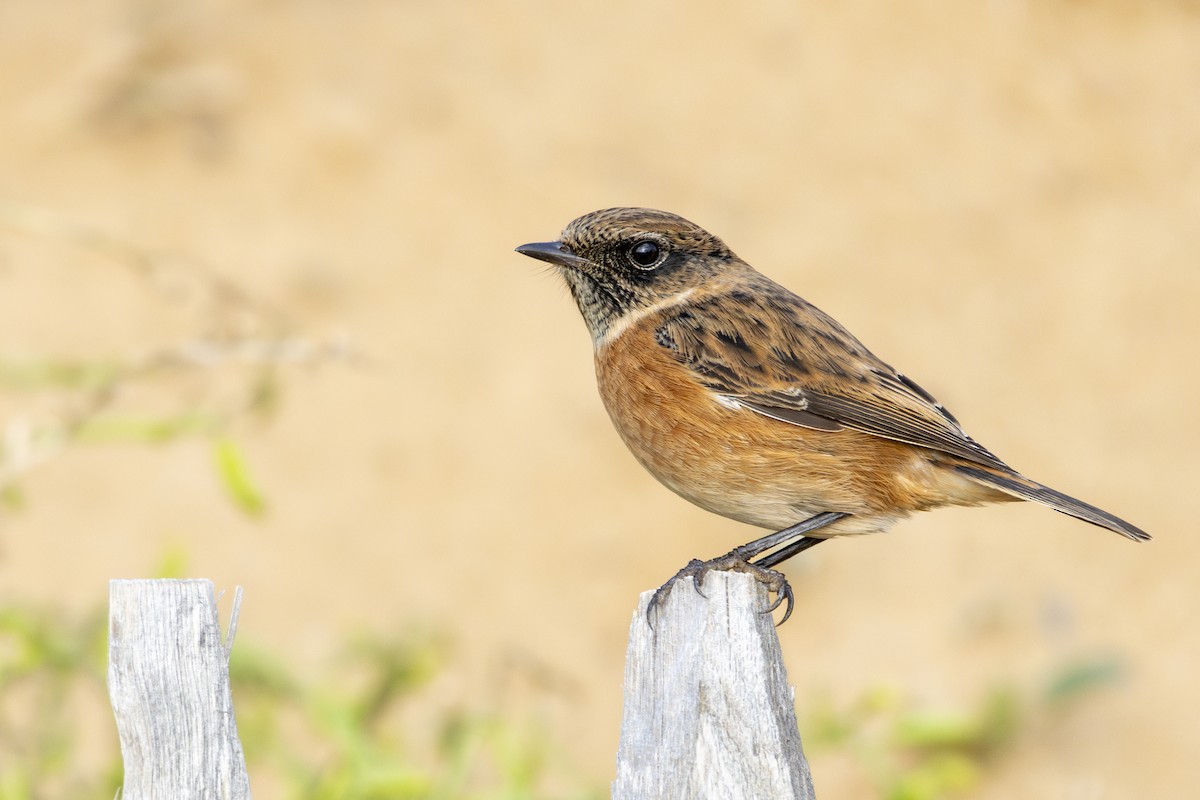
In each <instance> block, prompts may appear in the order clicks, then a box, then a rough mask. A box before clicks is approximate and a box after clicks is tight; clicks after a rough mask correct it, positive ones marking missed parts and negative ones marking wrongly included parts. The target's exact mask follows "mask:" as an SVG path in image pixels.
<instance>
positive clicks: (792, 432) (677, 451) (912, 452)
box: [596, 326, 976, 535]
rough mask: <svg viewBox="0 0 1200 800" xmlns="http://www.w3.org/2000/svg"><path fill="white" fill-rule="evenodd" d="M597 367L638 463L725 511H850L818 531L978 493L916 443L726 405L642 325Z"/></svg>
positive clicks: (870, 522) (755, 515)
mask: <svg viewBox="0 0 1200 800" xmlns="http://www.w3.org/2000/svg"><path fill="white" fill-rule="evenodd" d="M596 377H597V382H598V384H599V388H600V395H601V397H602V399H603V401H604V405H605V407H606V408H607V409H608V413H609V416H610V417H611V418H612V421H613V424H614V425H615V426H616V428H617V431H618V432H619V433H620V435H621V438H622V439H624V441H625V444H626V445H627V446H628V447H629V449H630V450H631V451H632V452H633V454H634V456H635V457H636V458H637V459H638V461H639V462H641V464H642V466H644V467H645V468H646V469H647V470H649V471H650V473H651V474H653V475H654V476H655V477H656V478H658V480H660V481H661V482H662V483H663V484H664V485H666V486H667V487H668V488H670V489H671V490H672V491H674V492H676V493H678V494H679V495H681V496H683V497H684V498H686V499H688V500H690V501H691V502H693V503H695V504H697V505H699V506H701V507H702V508H706V509H708V510H710V511H713V512H715V513H717V514H722V515H724V516H726V517H730V518H732V519H736V520H740V521H742V522H746V523H749V524H752V525H758V526H761V527H764V528H775V529H780V528H784V527H787V526H788V525H791V524H794V523H796V522H799V521H801V520H803V519H805V518H807V517H809V516H812V515H813V514H817V513H820V512H822V511H841V512H845V513H849V514H852V515H854V516H853V517H852V518H851V519H848V520H843V521H842V522H840V523H838V524H837V525H835V526H831V528H829V529H827V530H826V531H825V533H827V534H829V535H833V534H838V533H865V532H870V531H877V530H882V529H885V528H887V527H888V526H889V525H890V524H891V523H892V522H894V521H896V520H897V519H899V518H901V517H903V516H905V515H907V514H908V513H909V512H911V511H916V510H921V509H925V508H932V507H934V506H938V505H944V504H947V503H959V502H966V503H971V502H976V500H974V499H972V498H969V497H965V496H964V497H962V498H961V499H954V498H953V497H952V495H953V494H954V492H955V491H957V487H958V484H963V486H966V484H967V482H965V481H962V480H960V479H959V478H957V477H956V476H954V475H953V474H952V473H950V472H949V471H948V470H945V469H942V468H941V467H939V466H938V465H937V458H936V455H935V454H932V453H931V452H930V451H928V450H924V449H923V448H916V447H912V446H910V445H905V444H900V443H897V442H892V441H890V440H887V439H882V438H879V437H876V436H871V435H869V434H864V433H860V432H857V431H853V430H842V431H836V432H830V431H817V430H812V429H808V428H802V427H799V426H796V425H792V424H789V423H786V422H780V421H778V420H774V419H770V418H768V417H764V416H762V415H760V414H757V413H755V412H753V411H750V410H748V409H745V408H737V407H730V406H729V405H728V404H723V403H722V402H720V401H719V400H718V399H717V397H716V395H714V394H713V393H711V392H710V391H708V390H707V389H706V388H705V387H704V386H702V385H701V384H699V383H698V382H696V380H695V379H693V377H692V374H691V372H690V371H689V370H688V369H687V368H686V367H684V366H683V365H682V364H680V363H679V362H678V361H676V360H675V359H674V358H673V356H672V355H671V353H670V352H669V351H667V350H666V349H665V348H663V347H660V346H659V345H658V344H657V343H656V342H655V341H654V339H653V331H652V329H651V328H650V327H649V326H646V327H638V326H635V327H633V328H630V329H629V330H627V331H625V332H624V333H623V334H622V335H621V336H619V337H618V338H617V339H616V340H614V341H612V342H609V343H607V344H605V345H603V346H602V347H601V348H600V349H599V350H598V351H597V354H596ZM947 482H949V484H950V485H943V484H947ZM964 491H970V490H967V489H964Z"/></svg>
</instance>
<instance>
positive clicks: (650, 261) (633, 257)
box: [629, 239, 662, 269]
mask: <svg viewBox="0 0 1200 800" xmlns="http://www.w3.org/2000/svg"><path fill="white" fill-rule="evenodd" d="M661 255H662V248H661V247H659V245H658V242H654V241H650V240H649V239H644V240H642V241H640V242H638V243H637V244H635V245H634V246H633V247H631V248H629V260H630V261H632V262H633V263H634V265H635V266H637V267H638V268H640V269H653V268H654V267H656V266H657V265H658V261H659V257H660V256H661Z"/></svg>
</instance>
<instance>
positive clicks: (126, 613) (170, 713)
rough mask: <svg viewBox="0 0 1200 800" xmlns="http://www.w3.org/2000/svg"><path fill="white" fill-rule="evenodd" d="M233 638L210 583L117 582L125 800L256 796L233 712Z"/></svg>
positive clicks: (111, 654) (117, 685)
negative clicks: (225, 629)
mask: <svg viewBox="0 0 1200 800" xmlns="http://www.w3.org/2000/svg"><path fill="white" fill-rule="evenodd" d="M240 604H241V589H238V591H237V594H236V595H235V596H234V608H233V615H232V620H231V621H230V625H229V635H228V636H227V637H226V639H225V640H224V641H222V639H221V627H220V625H219V624H218V621H217V601H216V597H215V596H214V595H213V585H212V582H211V581H206V580H114V581H112V582H111V583H110V584H109V617H108V692H109V697H110V699H111V701H112V706H113V713H114V714H115V716H116V720H117V734H118V735H119V737H120V740H121V757H122V759H123V760H124V762H125V782H124V787H123V791H122V794H121V797H122V798H123V800H158V799H159V798H162V799H164V800H165V799H166V798H170V799H171V800H175V798H205V800H207V798H214V800H215V799H216V798H221V800H226V798H228V799H229V800H249V798H250V781H249V778H248V777H247V775H246V762H245V759H244V758H243V756H242V746H241V742H240V741H239V740H238V736H237V726H236V724H235V722H234V718H233V701H232V699H231V696H230V691H229V650H230V648H231V647H232V646H233V637H234V633H235V631H236V628H237V614H238V608H239V606H240Z"/></svg>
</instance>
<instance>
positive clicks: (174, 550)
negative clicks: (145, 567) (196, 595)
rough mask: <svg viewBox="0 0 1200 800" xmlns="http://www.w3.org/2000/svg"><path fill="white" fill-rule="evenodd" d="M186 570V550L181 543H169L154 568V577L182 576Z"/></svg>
mask: <svg viewBox="0 0 1200 800" xmlns="http://www.w3.org/2000/svg"><path fill="white" fill-rule="evenodd" d="M187 571H188V556H187V550H186V549H185V548H184V546H183V545H181V544H179V543H178V542H176V543H175V544H172V545H169V546H168V547H167V548H166V549H165V550H164V551H163V554H162V557H161V558H160V559H159V561H158V568H157V569H155V570H154V577H156V578H182V577H184V576H185V575H186V574H187Z"/></svg>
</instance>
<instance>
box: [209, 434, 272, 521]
mask: <svg viewBox="0 0 1200 800" xmlns="http://www.w3.org/2000/svg"><path fill="white" fill-rule="evenodd" d="M213 455H214V456H215V458H216V462H217V474H218V475H219V476H220V478H221V482H222V483H223V484H224V486H225V489H226V491H228V492H229V496H230V498H231V499H232V500H233V502H234V505H236V506H237V507H238V508H240V509H241V510H242V511H243V512H245V513H246V514H247V515H249V516H251V517H258V516H262V515H263V514H264V513H265V512H266V501H265V500H264V499H263V495H262V492H260V491H259V489H258V486H257V485H256V484H255V482H254V479H253V478H252V477H251V476H250V470H249V468H248V467H247V466H246V459H245V458H244V457H243V456H242V451H241V449H240V448H239V447H238V446H237V445H236V444H234V443H233V440H231V439H225V438H222V439H217V440H216V443H215V445H214V448H213Z"/></svg>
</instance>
